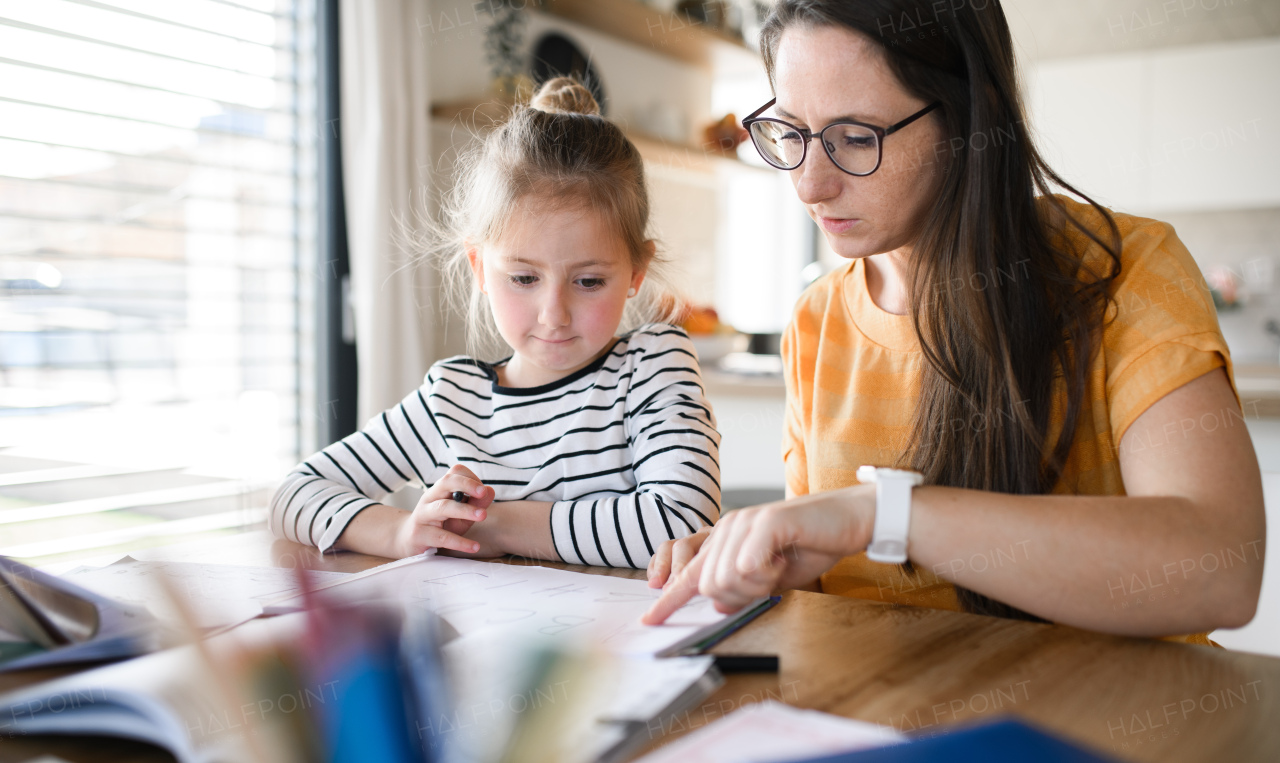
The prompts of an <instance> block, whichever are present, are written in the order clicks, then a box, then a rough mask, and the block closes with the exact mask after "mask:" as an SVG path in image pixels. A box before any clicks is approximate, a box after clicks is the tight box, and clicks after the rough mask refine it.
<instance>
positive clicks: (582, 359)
mask: <svg viewBox="0 0 1280 763" xmlns="http://www.w3.org/2000/svg"><path fill="white" fill-rule="evenodd" d="M468 256H469V257H470V259H471V267H472V271H473V272H474V273H475V275H476V279H477V281H478V283H479V285H480V289H481V291H483V292H484V293H485V294H487V295H488V298H489V306H490V308H491V309H492V310H493V317H494V321H495V322H496V323H497V326H498V333H500V334H501V335H502V338H503V339H504V340H506V342H507V344H509V345H511V349H512V350H514V352H515V354H514V355H513V356H512V358H511V360H510V361H509V362H508V363H507V365H506V366H505V367H504V368H503V369H502V370H501V371H500V377H501V379H502V383H503V384H505V385H507V386H512V387H536V386H539V385H542V384H548V383H550V382H553V381H555V380H557V379H560V378H563V377H565V376H567V375H569V374H571V373H573V372H574V371H577V370H578V369H580V368H583V367H584V366H587V365H589V364H590V363H591V362H592V361H593V360H595V359H596V358H598V357H599V356H600V355H601V354H603V353H604V352H605V351H606V350H607V349H608V348H609V347H610V346H612V344H613V339H614V335H615V334H616V333H617V330H618V324H619V323H620V322H621V321H622V311H623V308H624V307H625V306H626V303H627V298H628V291H629V290H630V289H635V290H636V291H639V289H640V284H641V282H642V281H644V271H643V270H640V271H636V270H634V269H633V268H632V266H631V256H630V253H629V251H628V250H627V246H626V243H625V242H624V241H623V240H622V238H621V237H620V236H619V235H618V234H617V233H616V232H615V231H614V230H613V228H612V227H611V226H609V225H608V224H607V223H606V222H605V221H604V220H603V219H602V217H601V215H600V214H599V213H597V212H595V211H594V210H592V209H589V208H587V207H585V206H577V205H570V206H568V207H567V208H563V209H557V210H553V211H547V212H543V211H539V210H535V209H532V208H531V206H530V205H529V204H525V203H522V204H520V205H518V206H517V209H516V210H515V215H514V217H513V219H512V220H511V222H510V223H509V224H508V226H507V230H506V231H505V233H504V234H503V236H502V238H501V239H500V240H498V241H495V242H492V243H489V244H485V245H484V246H482V247H476V248H474V249H471V250H469V251H468Z"/></svg>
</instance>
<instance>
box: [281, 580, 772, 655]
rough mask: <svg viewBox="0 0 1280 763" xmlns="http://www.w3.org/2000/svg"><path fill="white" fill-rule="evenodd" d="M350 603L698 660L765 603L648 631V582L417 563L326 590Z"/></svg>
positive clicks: (458, 625) (708, 610) (695, 612)
mask: <svg viewBox="0 0 1280 763" xmlns="http://www.w3.org/2000/svg"><path fill="white" fill-rule="evenodd" d="M323 593H324V594H325V595H327V596H333V597H336V598H337V599H339V600H342V601H350V602H360V601H370V600H373V599H378V598H393V599H397V600H401V601H408V602H418V603H421V605H422V606H424V607H428V608H430V609H431V610H433V611H434V612H435V613H436V614H438V615H440V617H442V618H444V619H445V620H446V621H447V622H448V623H449V624H450V625H452V626H453V627H454V628H455V629H457V631H458V632H459V633H460V634H462V635H464V636H466V635H470V634H474V633H480V632H486V631H503V632H509V633H524V634H527V635H531V636H551V637H556V638H563V639H566V640H569V639H584V640H589V641H591V642H592V643H594V644H598V645H601V646H603V647H604V648H605V649H607V650H608V651H610V652H613V653H615V654H621V655H634V656H649V657H655V656H656V657H668V656H673V655H676V654H682V653H693V652H696V651H698V650H699V648H701V647H705V646H706V645H708V644H710V643H713V642H714V641H715V640H716V639H717V638H719V637H721V636H723V635H724V634H726V633H729V632H731V631H732V630H733V629H735V628H737V627H739V626H740V625H741V624H742V623H743V622H746V621H747V620H749V619H750V618H752V617H754V616H756V615H757V614H759V613H760V612H761V611H763V609H764V608H766V607H767V606H768V605H769V603H770V601H769V600H768V599H761V600H759V601H757V602H754V603H753V604H752V605H750V606H748V607H745V608H743V609H742V610H740V611H739V612H736V613H734V614H731V615H724V614H721V613H719V612H717V611H716V610H715V607H714V606H713V604H712V602H711V600H710V599H706V598H704V597H701V596H699V597H695V598H694V599H693V600H692V601H690V602H689V603H688V604H686V605H685V606H684V607H683V608H681V609H680V610H678V611H677V612H676V613H675V614H674V615H672V616H671V618H670V619H669V620H668V621H667V622H666V623H664V624H662V625H658V626H647V625H641V624H640V616H641V615H642V614H644V612H645V611H646V610H648V609H649V607H650V606H651V605H652V604H653V602H654V601H655V600H656V599H657V598H658V596H659V595H661V591H657V590H654V589H652V588H649V586H648V584H647V583H645V582H644V581H642V580H630V579H627V578H615V577H607V576H603V575H586V574H583V573H580V572H569V571H566V570H556V569H551V568H549V567H536V566H522V565H513V564H493V563H490V562H479V561H475V560H472V559H454V558H448V557H441V556H428V557H425V558H420V557H415V558H412V559H403V560H401V561H399V562H392V563H390V564H386V565H383V566H382V567H377V568H375V569H372V570H368V571H366V572H363V573H359V574H356V575H352V576H350V577H349V578H347V579H345V580H343V581H341V582H339V583H336V584H334V585H332V586H329V587H327V588H325V589H324V590H323ZM301 608H302V599H301V597H287V598H285V599H283V600H280V601H275V602H271V603H269V604H268V605H267V606H266V608H265V611H266V613H268V614H272V613H286V612H293V611H297V610H299V609H301Z"/></svg>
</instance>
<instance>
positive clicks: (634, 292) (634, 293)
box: [627, 286, 636, 297]
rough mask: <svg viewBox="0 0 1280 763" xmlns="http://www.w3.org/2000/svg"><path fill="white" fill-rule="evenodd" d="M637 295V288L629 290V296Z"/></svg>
mask: <svg viewBox="0 0 1280 763" xmlns="http://www.w3.org/2000/svg"><path fill="white" fill-rule="evenodd" d="M635 295H636V287H634V286H632V287H631V288H630V289H628V290H627V296H628V297H634V296H635Z"/></svg>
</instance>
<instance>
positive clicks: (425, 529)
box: [396, 466, 494, 557]
mask: <svg viewBox="0 0 1280 763" xmlns="http://www.w3.org/2000/svg"><path fill="white" fill-rule="evenodd" d="M493 495H494V494H493V488H491V487H489V486H487V485H485V484H484V483H482V482H481V481H480V480H479V479H477V478H476V475H475V474H474V473H472V471H471V470H470V469H468V468H467V467H465V466H454V467H452V468H450V469H449V471H448V472H446V473H445V475H444V476H443V477H441V478H440V479H438V480H436V482H435V484H433V485H432V486H431V487H430V488H428V489H427V490H426V492H424V493H423V494H422V498H420V499H418V505H417V506H415V507H414V509H413V511H412V512H410V513H408V514H406V515H405V516H404V519H403V520H402V521H401V522H400V526H399V527H398V528H396V548H397V551H398V553H399V556H400V557H405V556H413V555H415V554H421V553H422V552H423V551H426V550H427V549H429V548H438V549H441V550H450V551H458V552H461V553H464V554H476V553H479V552H480V551H481V547H480V544H479V543H477V542H475V541H473V540H468V539H467V538H465V537H463V536H465V535H466V533H467V531H468V530H470V529H471V526H472V525H473V524H475V523H476V522H482V521H484V518H485V517H486V516H487V515H488V507H489V504H491V503H493Z"/></svg>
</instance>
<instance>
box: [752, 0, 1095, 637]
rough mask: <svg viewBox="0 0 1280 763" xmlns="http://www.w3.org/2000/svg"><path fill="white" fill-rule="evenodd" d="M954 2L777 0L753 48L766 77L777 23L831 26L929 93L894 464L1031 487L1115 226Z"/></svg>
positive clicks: (1001, 48) (955, 478) (1072, 409)
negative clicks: (1050, 161) (907, 376)
mask: <svg viewBox="0 0 1280 763" xmlns="http://www.w3.org/2000/svg"><path fill="white" fill-rule="evenodd" d="M956 5H957V4H956V3H934V2H929V0H858V2H849V1H848V0H843V1H842V0H779V2H778V4H777V5H776V6H775V8H774V11H773V13H772V15H771V16H770V17H769V19H768V21H767V22H766V23H765V25H764V28H763V31H762V33H761V41H760V47H761V50H762V52H763V54H764V60H765V67H766V68H767V70H768V72H769V78H770V81H771V82H772V81H773V76H774V61H775V56H776V54H777V50H778V42H779V40H780V39H781V37H782V33H783V31H784V30H786V29H787V28H789V27H792V26H795V25H815V26H836V27H844V28H847V29H850V30H853V31H855V32H858V33H860V34H862V35H864V36H866V37H867V38H869V39H871V40H872V41H874V42H876V43H878V44H879V45H880V46H881V48H882V49H883V51H884V55H885V58H886V60H887V61H888V64H889V66H890V69H891V71H892V72H893V73H894V74H895V75H896V77H897V79H898V81H899V82H900V83H901V84H902V86H903V87H904V88H905V89H906V90H907V91H908V92H910V93H912V94H913V95H915V96H916V97H918V98H920V99H921V100H922V101H925V102H927V103H930V102H934V101H937V102H939V103H941V104H942V107H941V108H940V109H939V110H938V111H937V112H935V113H936V115H937V117H936V118H937V119H939V120H940V121H941V124H942V127H943V130H944V135H945V136H946V137H947V142H946V144H945V145H944V146H940V151H941V153H942V154H944V156H941V157H939V158H941V159H943V160H944V161H943V162H942V165H943V166H945V173H944V177H943V179H942V181H941V183H940V190H939V191H938V197H937V199H936V202H935V203H934V204H932V205H931V208H930V211H929V212H928V215H927V218H926V219H925V221H924V223H923V227H922V229H921V231H920V235H919V238H918V239H917V241H916V243H915V247H914V256H913V258H912V260H913V262H912V263H911V275H910V279H909V283H908V294H909V295H910V303H911V305H912V310H911V313H912V319H913V323H914V326H915V330H916V334H917V336H918V337H919V340H920V348H921V350H922V352H923V354H924V358H925V361H926V362H925V364H924V369H923V373H922V379H921V393H920V402H919V406H918V408H917V410H916V413H915V417H914V420H913V424H912V431H911V437H910V439H909V440H908V442H910V443H911V446H910V447H909V448H908V449H907V451H906V452H904V453H903V454H902V458H901V462H900V463H901V464H902V465H906V466H909V467H911V468H914V469H917V470H919V471H921V472H923V473H924V475H925V484H930V485H946V486H951V487H964V488H974V489H978V490H989V491H995V492H1001V493H1018V494H1041V493H1047V492H1049V491H1050V490H1052V489H1053V487H1054V486H1055V485H1056V484H1057V482H1058V480H1059V479H1060V477H1061V476H1062V471H1063V466H1064V464H1065V462H1066V458H1067V454H1068V451H1069V450H1070V448H1071V443H1072V440H1073V438H1074V434H1075V429H1076V423H1077V421H1078V420H1079V418H1080V411H1081V408H1082V406H1083V404H1084V401H1085V394H1086V387H1085V382H1086V373H1087V369H1088V366H1089V363H1090V360H1091V358H1092V356H1093V354H1094V353H1095V352H1096V351H1097V350H1098V344H1099V332H1098V328H1099V327H1100V326H1101V324H1102V322H1103V319H1104V316H1105V314H1106V309H1107V305H1108V302H1109V300H1110V297H1109V291H1108V290H1109V287H1110V285H1111V281H1112V279H1114V278H1115V276H1116V275H1117V274H1118V273H1119V270H1120V234H1119V230H1118V229H1117V228H1116V224H1115V221H1114V219H1112V217H1111V215H1110V214H1109V213H1108V212H1107V210H1106V209H1104V208H1103V207H1101V206H1100V205H1098V204H1097V203H1096V202H1094V201H1093V200H1092V199H1089V198H1088V197H1087V196H1085V195H1084V194H1082V193H1080V192H1079V191H1077V190H1076V189H1075V188H1073V187H1072V186H1071V185H1070V184H1068V183H1067V182H1066V181H1064V180H1063V179H1062V178H1061V177H1059V176H1058V175H1057V174H1056V173H1055V172H1054V171H1053V170H1051V169H1050V168H1049V167H1048V165H1047V164H1045V162H1044V160H1043V159H1042V158H1041V157H1040V155H1039V153H1037V152H1036V149H1035V147H1034V146H1033V145H1032V142H1031V138H1030V134H1029V131H1028V129H1027V125H1026V122H1025V117H1024V111H1023V106H1022V102H1021V98H1020V96H1019V91H1018V83H1017V76H1016V70H1015V66H1014V57H1013V44H1012V39H1011V37H1010V34H1009V27H1008V24H1007V23H1006V21H1005V17H1004V11H1003V10H1002V9H1001V7H1000V3H999V2H998V0H985V1H984V2H964V3H961V4H959V5H960V7H959V8H955V6H956ZM940 8H941V9H943V10H939V9H940ZM953 9H954V10H953ZM1051 184H1056V185H1057V186H1058V187H1059V188H1062V189H1065V190H1068V191H1070V192H1072V193H1074V194H1075V195H1077V196H1079V197H1080V198H1082V199H1084V200H1085V201H1087V202H1088V203H1089V204H1090V205H1092V206H1093V207H1094V208H1095V209H1096V210H1097V211H1098V212H1099V213H1100V214H1101V215H1102V218H1103V219H1104V220H1105V221H1106V224H1107V228H1108V229H1109V232H1110V237H1109V240H1104V239H1103V238H1102V237H1100V236H1099V235H1098V234H1097V233H1096V232H1094V231H1093V230H1092V229H1091V228H1090V227H1089V226H1088V225H1087V224H1085V223H1084V222H1083V221H1079V220H1076V219H1074V218H1073V217H1072V216H1071V215H1070V214H1069V213H1068V212H1067V209H1066V208H1065V206H1064V205H1063V204H1062V202H1061V201H1060V200H1059V199H1057V198H1055V197H1054V196H1053V189H1052V185H1051ZM1067 226H1070V227H1073V228H1075V229H1076V230H1078V231H1079V232H1081V233H1083V234H1084V235H1085V236H1087V237H1088V238H1089V239H1090V240H1092V241H1093V242H1094V243H1096V244H1098V245H1099V246H1101V247H1102V248H1103V249H1104V250H1106V252H1107V253H1108V254H1109V255H1110V260H1111V266H1110V267H1108V268H1107V271H1108V272H1105V273H1098V272H1092V271H1090V270H1089V269H1088V268H1086V267H1085V264H1084V261H1083V255H1082V253H1080V252H1078V251H1076V250H1075V249H1074V248H1073V247H1072V246H1071V245H1070V243H1069V242H1068V239H1067V238H1066V236H1065V235H1064V234H1065V232H1066V227H1067ZM957 284H958V285H959V286H958V287H957V286H954V285H957ZM1063 395H1065V402H1066V405H1065V412H1064V413H1065V415H1064V423H1063V426H1062V429H1061V431H1060V433H1058V434H1057V436H1056V438H1055V439H1054V441H1053V442H1049V439H1050V437H1051V431H1050V430H1051V426H1050V410H1051V408H1052V407H1053V405H1054V399H1055V398H1059V399H1061V398H1062V396H1063ZM957 594H958V597H959V601H960V604H961V606H962V607H963V608H964V609H965V610H966V611H970V612H977V613H981V614H992V615H999V616H1004V617H1016V618H1021V619H1033V620H1038V619H1039V618H1036V617H1035V616H1033V615H1030V614H1028V613H1026V612H1023V611H1021V610H1018V609H1016V608H1014V607H1011V606H1009V605H1007V604H1004V603H1002V602H999V601H995V600H993V599H989V598H987V597H985V596H982V595H980V594H978V593H975V592H973V591H971V590H968V589H965V588H962V587H959V586H957Z"/></svg>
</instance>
